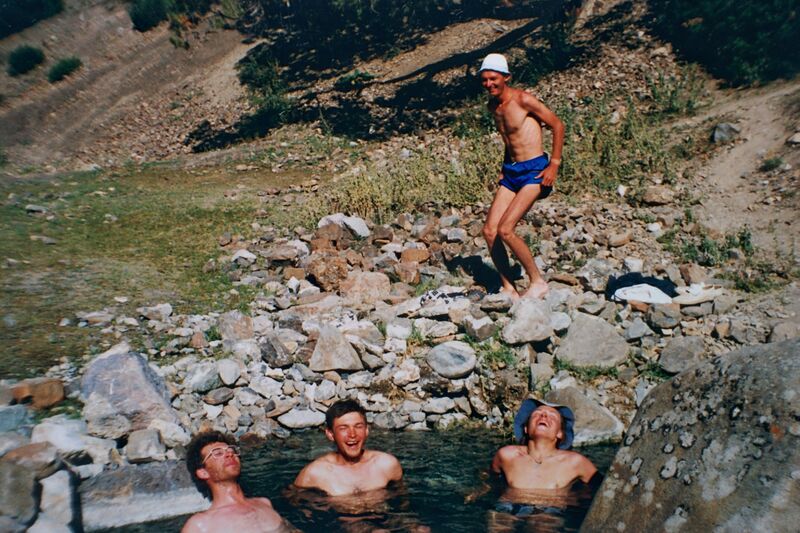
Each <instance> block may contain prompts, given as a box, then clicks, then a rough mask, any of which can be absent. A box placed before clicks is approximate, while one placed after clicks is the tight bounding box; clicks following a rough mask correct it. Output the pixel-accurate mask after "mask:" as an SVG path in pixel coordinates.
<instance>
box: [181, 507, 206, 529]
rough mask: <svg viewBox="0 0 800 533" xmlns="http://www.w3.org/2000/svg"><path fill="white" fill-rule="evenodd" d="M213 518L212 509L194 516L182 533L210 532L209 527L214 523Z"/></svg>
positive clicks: (185, 525)
mask: <svg viewBox="0 0 800 533" xmlns="http://www.w3.org/2000/svg"><path fill="white" fill-rule="evenodd" d="M213 516H214V511H213V510H211V509H209V510H208V511H203V512H202V513H197V514H195V515H193V516H192V517H190V518H189V520H187V521H186V523H185V524H184V525H183V528H182V529H181V533H204V532H206V531H210V529H209V528H208V527H207V526H208V525H209V523H210V522H211V521H212V519H213Z"/></svg>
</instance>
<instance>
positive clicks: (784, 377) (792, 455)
mask: <svg viewBox="0 0 800 533" xmlns="http://www.w3.org/2000/svg"><path fill="white" fill-rule="evenodd" d="M798 354H800V339H793V340H788V341H784V342H780V343H775V344H766V345H760V346H752V347H747V348H744V349H742V350H739V351H737V352H733V353H728V354H724V355H721V356H719V357H716V358H714V359H711V360H708V361H706V362H702V363H700V364H698V365H696V366H695V367H693V368H691V369H689V370H687V371H685V372H683V373H681V374H678V375H677V376H675V377H674V378H673V379H672V380H670V381H667V382H665V383H662V384H661V385H659V386H658V387H656V388H655V389H653V390H652V391H651V392H650V394H649V395H648V396H647V397H646V398H645V400H644V402H643V403H642V406H641V408H640V410H639V412H638V413H637V415H636V418H635V419H634V421H633V423H632V424H631V426H630V429H629V430H628V433H627V435H626V437H625V440H624V445H623V446H622V447H621V448H620V449H619V451H618V452H617V456H616V458H615V459H614V463H613V464H612V465H611V469H610V471H609V473H608V475H607V476H606V479H605V481H604V482H603V485H602V486H601V487H600V489H599V491H598V493H597V496H596V497H595V500H594V503H593V505H592V507H591V509H590V511H589V514H588V515H587V517H586V520H585V521H584V523H583V527H582V531H620V532H624V531H796V530H797V524H799V523H800V505H798V503H797V502H800V484H798V482H797V472H798V465H800V423H799V422H798V420H800V393H798V391H800V357H798Z"/></svg>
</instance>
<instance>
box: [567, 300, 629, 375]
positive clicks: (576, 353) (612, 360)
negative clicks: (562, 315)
mask: <svg viewBox="0 0 800 533" xmlns="http://www.w3.org/2000/svg"><path fill="white" fill-rule="evenodd" d="M628 350H629V347H628V343H627V342H626V341H625V339H624V338H623V337H622V336H621V335H620V334H619V333H617V330H616V329H614V326H612V325H611V324H609V323H608V322H606V321H605V320H603V319H602V318H599V317H596V316H592V315H587V314H586V313H576V314H575V317H574V320H573V322H572V325H571V326H570V328H569V331H568V332H567V336H566V337H565V338H564V341H563V342H562V343H561V346H559V347H558V351H557V352H556V356H557V357H558V358H559V359H560V360H562V361H566V362H567V363H569V364H571V365H574V366H579V367H587V366H599V367H604V368H609V367H614V366H616V365H618V364H620V363H622V362H624V361H626V360H627V359H628Z"/></svg>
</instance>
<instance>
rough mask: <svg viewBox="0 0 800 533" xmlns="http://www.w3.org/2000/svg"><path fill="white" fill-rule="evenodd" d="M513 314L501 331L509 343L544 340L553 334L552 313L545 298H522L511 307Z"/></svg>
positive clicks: (504, 339)
mask: <svg viewBox="0 0 800 533" xmlns="http://www.w3.org/2000/svg"><path fill="white" fill-rule="evenodd" d="M511 316H512V317H513V318H512V319H511V321H510V322H509V323H508V325H506V327H504V328H503V332H502V333H501V336H502V338H503V341H505V342H507V343H509V344H524V343H526V342H535V341H542V340H545V339H549V338H550V336H551V335H552V334H553V325H552V313H551V312H550V306H549V305H548V304H547V302H545V301H544V300H539V299H533V298H522V299H520V300H519V301H517V303H516V304H514V307H512V308H511Z"/></svg>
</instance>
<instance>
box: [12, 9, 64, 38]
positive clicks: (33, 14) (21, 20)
mask: <svg viewBox="0 0 800 533" xmlns="http://www.w3.org/2000/svg"><path fill="white" fill-rule="evenodd" d="M62 9H64V2H63V0H4V1H0V39H2V38H3V37H6V36H8V35H11V34H12V33H17V32H18V31H22V30H24V29H25V28H27V27H28V26H32V25H34V24H36V23H37V22H39V21H40V20H44V19H46V18H48V17H52V16H53V15H55V14H57V13H60V12H61V10H62Z"/></svg>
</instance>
